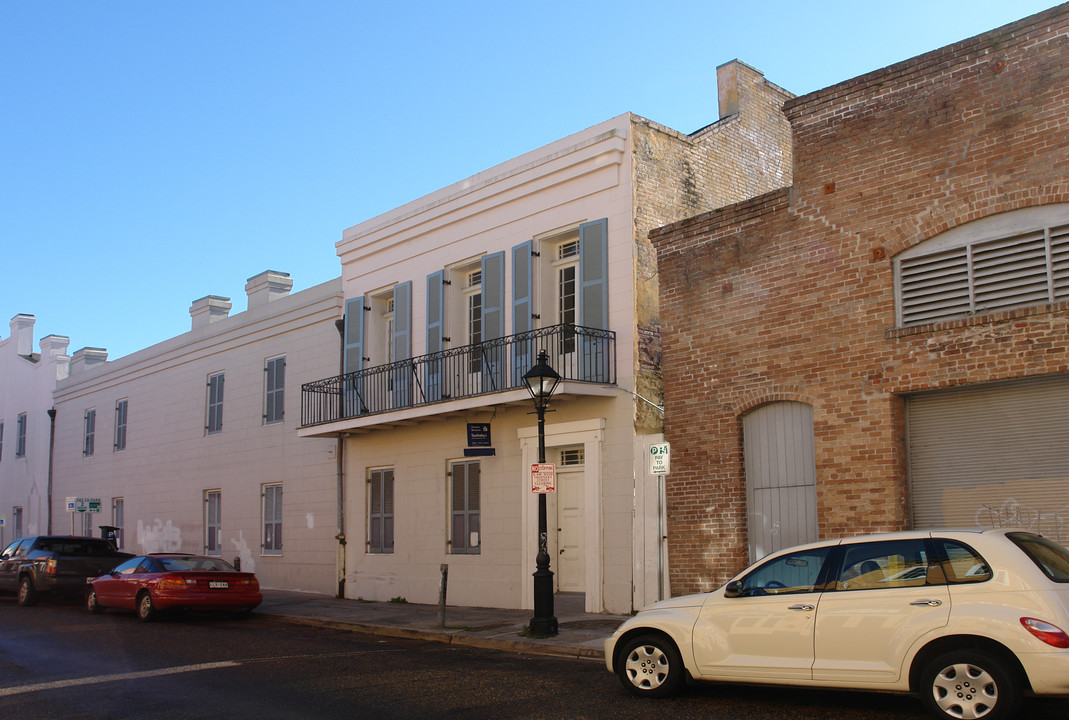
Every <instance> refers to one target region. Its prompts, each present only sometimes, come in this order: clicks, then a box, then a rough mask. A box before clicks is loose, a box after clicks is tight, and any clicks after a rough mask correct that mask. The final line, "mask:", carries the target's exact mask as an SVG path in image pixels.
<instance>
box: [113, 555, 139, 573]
mask: <svg viewBox="0 0 1069 720" xmlns="http://www.w3.org/2000/svg"><path fill="white" fill-rule="evenodd" d="M144 559H145V558H143V557H136V558H133V559H131V560H127V561H126V562H124V563H122V564H121V565H118V566H116V568H115V569H114V570H112V572H113V573H118V574H119V575H129V574H130V573H132V572H134V571H135V570H137V566H138V565H140V564H141V561H142V560H144Z"/></svg>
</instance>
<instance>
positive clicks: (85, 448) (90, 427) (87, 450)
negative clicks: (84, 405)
mask: <svg viewBox="0 0 1069 720" xmlns="http://www.w3.org/2000/svg"><path fill="white" fill-rule="evenodd" d="M84 421H85V432H84V433H83V436H82V440H83V442H82V456H83V457H93V449H94V448H95V446H96V434H97V431H96V427H97V411H96V409H95V408H90V409H89V410H86V411H85V418H84Z"/></svg>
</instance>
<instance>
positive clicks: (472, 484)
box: [449, 460, 480, 554]
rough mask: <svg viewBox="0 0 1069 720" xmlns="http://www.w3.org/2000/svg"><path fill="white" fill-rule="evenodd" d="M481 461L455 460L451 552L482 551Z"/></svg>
mask: <svg viewBox="0 0 1069 720" xmlns="http://www.w3.org/2000/svg"><path fill="white" fill-rule="evenodd" d="M479 485H480V474H479V461H478V460H469V461H465V462H455V463H451V464H450V466H449V489H450V493H449V494H450V508H451V509H450V520H451V523H450V535H449V545H450V551H451V552H453V553H469V554H477V553H478V552H479Z"/></svg>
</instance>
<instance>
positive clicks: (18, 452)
mask: <svg viewBox="0 0 1069 720" xmlns="http://www.w3.org/2000/svg"><path fill="white" fill-rule="evenodd" d="M15 457H17V458H20V457H26V413H19V416H18V418H17V419H16V420H15Z"/></svg>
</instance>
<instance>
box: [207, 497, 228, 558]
mask: <svg viewBox="0 0 1069 720" xmlns="http://www.w3.org/2000/svg"><path fill="white" fill-rule="evenodd" d="M222 531H223V494H222V493H221V492H219V491H218V490H206V491H205V492H204V552H205V553H207V554H208V555H221V554H222V552H223V543H222V538H221V535H222Z"/></svg>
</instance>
